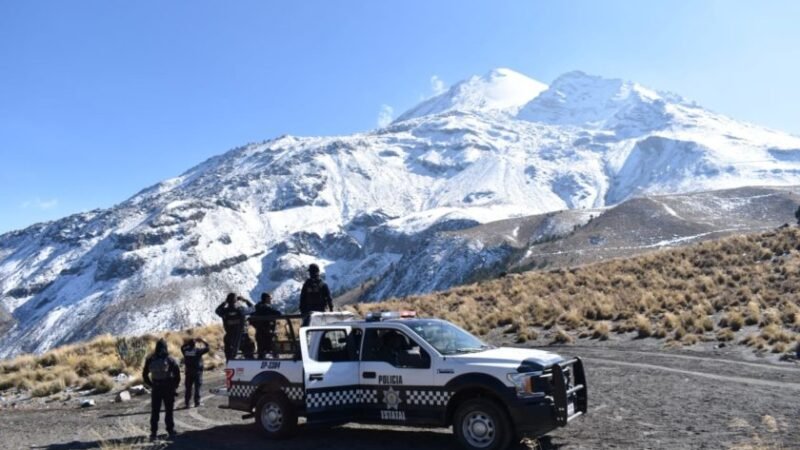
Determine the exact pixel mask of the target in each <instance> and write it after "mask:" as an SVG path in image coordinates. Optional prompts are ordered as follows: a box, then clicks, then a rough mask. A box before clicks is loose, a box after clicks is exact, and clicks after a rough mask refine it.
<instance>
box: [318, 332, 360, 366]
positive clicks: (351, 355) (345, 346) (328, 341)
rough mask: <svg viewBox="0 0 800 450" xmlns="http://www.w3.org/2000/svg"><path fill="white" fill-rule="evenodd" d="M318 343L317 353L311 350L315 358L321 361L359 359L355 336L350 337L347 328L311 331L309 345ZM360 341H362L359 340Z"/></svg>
mask: <svg viewBox="0 0 800 450" xmlns="http://www.w3.org/2000/svg"><path fill="white" fill-rule="evenodd" d="M311 343H317V351H316V354H314V353H313V349H311V350H312V352H309V353H310V354H311V355H312V357H313V359H314V360H316V361H320V362H339V361H358V359H356V355H357V354H358V353H357V352H353V350H352V347H353V345H354V342H353V338H352V337H348V336H347V333H346V332H345V330H320V331H311V332H309V345H312V344H311ZM359 343H360V342H359Z"/></svg>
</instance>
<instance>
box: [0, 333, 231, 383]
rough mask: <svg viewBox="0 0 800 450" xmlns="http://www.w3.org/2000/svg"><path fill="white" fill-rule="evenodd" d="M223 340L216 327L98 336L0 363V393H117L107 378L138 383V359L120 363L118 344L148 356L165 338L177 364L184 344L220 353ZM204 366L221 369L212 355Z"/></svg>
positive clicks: (140, 362)
mask: <svg viewBox="0 0 800 450" xmlns="http://www.w3.org/2000/svg"><path fill="white" fill-rule="evenodd" d="M222 336H223V332H222V329H221V327H220V326H216V325H211V326H206V327H200V328H195V329H191V330H184V331H176V332H167V333H164V334H163V336H155V335H145V336H141V337H138V338H115V337H112V336H110V335H102V336H98V337H96V338H94V339H92V340H91V341H88V342H84V343H79V344H72V345H65V346H62V347H58V348H56V349H53V350H51V351H49V352H47V353H45V354H43V355H40V356H32V355H22V356H19V357H17V358H14V359H11V360H7V361H2V362H0V391H5V390H8V389H16V390H18V391H25V392H30V393H31V395H32V396H34V397H44V396H49V395H53V394H56V393H58V392H61V391H63V390H64V389H66V388H76V389H92V390H93V391H95V392H96V393H102V392H108V391H110V390H112V389H114V388H115V387H116V386H115V383H114V381H113V379H112V377H113V376H116V375H118V374H120V373H126V374H128V375H129V376H131V379H130V381H129V382H128V383H127V384H126V386H124V387H129V386H132V385H133V384H138V383H141V379H140V378H139V374H140V373H141V370H142V363H143V358H125V357H123V354H121V353H120V345H119V344H120V343H122V342H127V343H130V342H131V341H136V343H137V345H141V346H142V347H143V348H144V349H145V350H146V352H145V353H146V354H149V353H151V352H152V351H153V348H154V346H155V342H156V341H157V340H158V339H159V337H164V338H165V339H166V340H167V343H168V346H169V350H170V353H171V354H172V355H173V356H175V357H176V358H179V359H180V354H181V353H180V346H181V345H182V344H183V342H184V340H185V339H189V338H196V337H201V338H203V339H205V340H206V341H207V342H208V343H209V344H210V345H211V347H212V349H220V348H221V347H222ZM205 362H206V366H207V367H208V368H212V369H213V368H217V367H220V366H221V365H223V364H224V359H222V358H220V357H217V356H214V355H212V356H210V357H206V358H205ZM121 387H123V386H121Z"/></svg>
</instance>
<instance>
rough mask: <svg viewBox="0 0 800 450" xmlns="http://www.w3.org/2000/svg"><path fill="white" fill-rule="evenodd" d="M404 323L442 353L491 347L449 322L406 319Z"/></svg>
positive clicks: (474, 350)
mask: <svg viewBox="0 0 800 450" xmlns="http://www.w3.org/2000/svg"><path fill="white" fill-rule="evenodd" d="M404 323H405V324H406V325H408V327H409V328H411V329H412V330H414V332H415V333H416V334H417V335H419V337H421V338H422V339H424V340H425V341H426V342H427V343H429V344H431V345H432V346H433V347H434V348H435V349H436V350H437V351H438V352H439V353H441V354H442V355H456V354H459V353H472V352H481V351H484V350H488V349H490V348H493V347H492V346H491V345H488V344H486V343H485V342H483V341H481V340H480V339H478V338H476V337H475V336H473V335H471V334H469V333H468V332H466V331H464V330H462V329H461V328H459V327H457V326H455V325H453V324H452V323H450V322H445V321H442V320H408V321H404Z"/></svg>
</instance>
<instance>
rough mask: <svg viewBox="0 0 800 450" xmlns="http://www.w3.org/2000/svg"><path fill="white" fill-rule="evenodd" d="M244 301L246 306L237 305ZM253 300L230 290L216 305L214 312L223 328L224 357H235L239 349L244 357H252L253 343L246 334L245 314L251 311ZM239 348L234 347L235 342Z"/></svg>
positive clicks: (229, 358) (227, 358) (228, 358)
mask: <svg viewBox="0 0 800 450" xmlns="http://www.w3.org/2000/svg"><path fill="white" fill-rule="evenodd" d="M239 301H241V302H244V303H246V304H247V306H243V305H239V304H237V302H239ZM252 307H253V302H251V301H250V300H247V299H245V298H242V297H238V296H237V295H236V294H234V293H233V292H231V293H230V294H228V296H227V297H226V298H225V301H224V302H222V304H220V305H219V306H217V310H216V313H217V315H218V316H220V317H221V318H222V327H223V328H224V329H225V339H224V341H225V359H226V360H231V359H234V358H236V353H237V352H238V351H239V350H241V351H242V353H244V357H245V359H253V356H254V354H253V353H254V350H255V347H256V346H255V344H253V341H252V340H251V339H250V335H248V334H247V322H246V319H247V316H248V315H250V314H252V313H253V308H252ZM237 341H238V342H239V348H236V342H237Z"/></svg>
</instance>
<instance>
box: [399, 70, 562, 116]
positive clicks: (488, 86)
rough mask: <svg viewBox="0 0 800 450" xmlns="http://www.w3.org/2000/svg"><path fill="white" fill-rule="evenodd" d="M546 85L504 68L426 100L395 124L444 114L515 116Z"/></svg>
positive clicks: (545, 87)
mask: <svg viewBox="0 0 800 450" xmlns="http://www.w3.org/2000/svg"><path fill="white" fill-rule="evenodd" d="M546 89H547V85H546V84H544V83H541V82H539V81H536V80H534V79H532V78H529V77H527V76H525V75H523V74H521V73H519V72H516V71H514V70H512V69H508V68H504V67H501V68H496V69H492V70H490V71H489V72H488V73H486V74H485V75H483V76H480V77H479V76H473V77H470V78H469V79H467V80H464V81H461V82H459V83H456V84H455V85H453V86H452V87H451V88H450V89H448V90H447V91H446V92H444V93H442V94H440V95H437V96H435V97H432V98H429V99H427V100H425V101H423V102H422V103H420V104H419V105H417V106H415V107H413V108H411V109H410V110H408V111H406V112H405V113H403V114H401V115H400V117H398V118H397V122H402V121H404V120H408V119H413V118H416V117H422V116H428V115H432V114H441V113H445V112H448V111H481V112H486V111H503V112H507V113H509V114H516V113H517V111H518V110H519V108H521V107H522V106H523V105H525V104H526V103H528V102H530V101H531V100H532V99H534V98H535V97H536V96H537V95H539V94H540V93H541V92H542V91H544V90H546Z"/></svg>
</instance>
